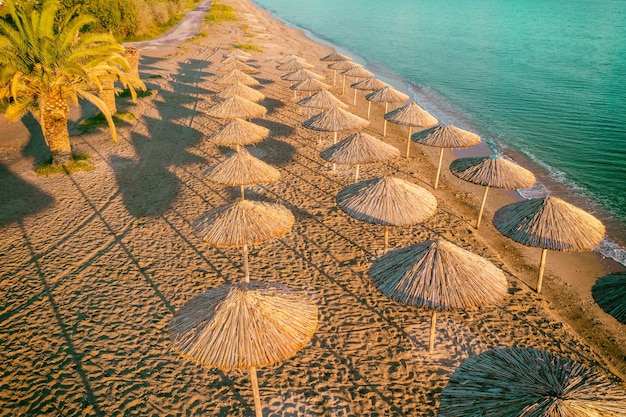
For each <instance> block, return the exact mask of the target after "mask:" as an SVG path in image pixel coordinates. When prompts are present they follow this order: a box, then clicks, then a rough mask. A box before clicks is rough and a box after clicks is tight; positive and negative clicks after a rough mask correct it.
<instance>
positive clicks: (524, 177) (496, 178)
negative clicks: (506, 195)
mask: <svg viewBox="0 0 626 417" xmlns="http://www.w3.org/2000/svg"><path fill="white" fill-rule="evenodd" d="M450 171H451V172H452V174H454V175H455V176H456V177H459V178H460V179H462V180H464V181H468V182H471V183H474V184H478V185H484V186H485V192H484V193H483V199H482V202H481V204H480V211H479V213H478V220H477V221H476V228H477V229H478V227H479V226H480V220H481V218H482V215H483V210H484V208H485V202H486V201H487V192H488V191H489V187H495V188H504V189H507V190H513V189H516V188H528V187H532V186H533V184H534V183H535V182H536V181H537V180H536V178H535V175H534V174H533V173H532V172H530V171H529V170H527V169H525V168H522V167H521V166H519V165H517V164H516V163H514V162H513V161H511V160H509V159H506V158H504V157H502V156H500V155H491V156H484V157H478V158H459V159H457V160H455V161H453V162H452V164H450Z"/></svg>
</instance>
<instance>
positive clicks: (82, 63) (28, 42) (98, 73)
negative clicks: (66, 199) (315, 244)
mask: <svg viewBox="0 0 626 417" xmlns="http://www.w3.org/2000/svg"><path fill="white" fill-rule="evenodd" d="M5 7H6V8H7V10H8V12H9V15H10V19H5V20H0V45H2V48H0V103H8V106H7V109H6V112H5V115H6V118H7V120H9V121H11V120H18V119H19V118H21V117H22V116H23V115H24V114H25V113H27V112H31V113H33V114H34V115H35V116H36V118H37V119H38V120H39V122H40V123H41V129H42V131H43V134H44V137H45V138H46V143H47V144H48V146H49V148H50V151H51V152H52V160H53V163H55V164H61V165H62V164H66V163H69V162H70V160H71V146H70V139H69V129H68V125H67V123H68V118H69V113H70V106H71V105H77V104H78V101H79V99H86V100H88V101H89V102H91V103H92V104H94V105H95V106H96V107H98V109H99V110H100V111H102V113H103V115H104V117H105V119H106V120H107V123H108V125H109V128H110V129H111V135H112V137H113V140H115V139H116V138H117V136H116V132H115V125H114V123H113V119H112V118H111V114H110V112H109V110H108V108H107V106H106V104H105V102H104V101H103V100H102V99H101V98H100V97H98V95H97V94H96V93H97V92H98V91H97V90H96V89H95V88H94V86H95V85H103V84H105V83H106V82H107V80H110V79H111V78H114V79H115V80H117V81H119V82H121V83H122V84H123V85H124V87H128V88H130V89H131V90H132V91H134V86H139V87H142V88H145V86H144V85H143V83H142V82H141V81H140V80H138V79H131V78H129V76H128V75H129V70H130V67H129V65H128V61H126V59H125V58H124V56H123V55H122V53H123V50H124V49H123V47H122V46H121V45H120V44H119V43H117V41H116V40H115V38H114V37H113V36H112V35H108V34H101V33H83V32H82V31H81V30H82V29H83V28H85V27H88V26H89V25H90V24H93V23H94V22H95V18H93V17H92V16H88V15H81V14H75V13H74V12H72V13H63V10H62V9H61V4H60V3H59V2H58V1H54V0H46V1H45V2H44V3H43V4H42V5H41V8H40V10H37V8H35V9H34V10H33V7H32V5H30V4H28V2H22V1H18V0H6V1H5Z"/></svg>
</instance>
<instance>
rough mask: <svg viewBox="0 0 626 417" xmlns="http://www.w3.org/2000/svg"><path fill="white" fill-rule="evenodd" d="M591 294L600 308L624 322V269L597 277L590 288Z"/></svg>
mask: <svg viewBox="0 0 626 417" xmlns="http://www.w3.org/2000/svg"><path fill="white" fill-rule="evenodd" d="M591 295H593V299H594V300H596V303H598V305H599V306H600V308H602V310H604V311H605V312H606V313H607V314H610V315H611V316H613V317H615V319H616V320H617V321H619V322H620V323H623V324H626V271H622V272H615V273H613V274H609V275H605V276H603V277H601V278H599V279H598V280H597V281H596V283H595V284H594V285H593V287H592V288H591Z"/></svg>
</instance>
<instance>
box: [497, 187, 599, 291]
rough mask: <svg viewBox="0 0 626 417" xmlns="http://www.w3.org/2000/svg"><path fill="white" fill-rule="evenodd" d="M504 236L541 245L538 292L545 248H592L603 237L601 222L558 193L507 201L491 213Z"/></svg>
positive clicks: (581, 249) (520, 241) (565, 250)
mask: <svg viewBox="0 0 626 417" xmlns="http://www.w3.org/2000/svg"><path fill="white" fill-rule="evenodd" d="M493 225H494V226H495V227H496V229H498V231H499V232H500V233H502V234H503V235H504V236H506V237H508V238H510V239H513V240H514V241H516V242H518V243H521V244H522V245H526V246H533V247H538V248H542V251H541V262H540V264H539V278H538V280H537V292H538V293H540V292H541V282H542V280H543V272H544V269H545V263H546V253H547V251H548V249H550V250H556V251H562V252H574V251H588V250H592V249H594V248H595V247H596V246H598V244H600V242H601V241H602V239H603V238H604V232H605V230H604V225H603V224H602V222H600V220H598V219H596V218H595V217H593V216H592V215H591V214H589V213H587V212H586V211H584V210H582V209H579V208H578V207H576V206H573V205H571V204H569V203H567V202H565V201H563V200H561V199H560V198H557V197H551V196H547V197H542V198H534V199H531V200H524V201H520V202H517V203H513V204H509V205H506V206H504V207H502V208H501V209H499V210H498V211H496V213H495V214H494V216H493Z"/></svg>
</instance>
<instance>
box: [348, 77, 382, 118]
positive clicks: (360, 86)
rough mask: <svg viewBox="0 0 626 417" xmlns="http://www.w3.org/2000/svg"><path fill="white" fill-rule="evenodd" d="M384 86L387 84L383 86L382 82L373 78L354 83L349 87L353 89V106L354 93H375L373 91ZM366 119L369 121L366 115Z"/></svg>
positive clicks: (354, 103)
mask: <svg viewBox="0 0 626 417" xmlns="http://www.w3.org/2000/svg"><path fill="white" fill-rule="evenodd" d="M386 85H387V84H385V83H384V82H382V81H380V80H379V79H378V78H374V77H372V78H366V79H364V80H363V81H359V82H356V83H354V84H351V85H350V87H352V88H353V89H354V102H353V105H354V106H356V91H357V90H362V91H375V90H379V89H381V88H383V87H384V86H386ZM367 119H368V120H369V115H368V117H367Z"/></svg>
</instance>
